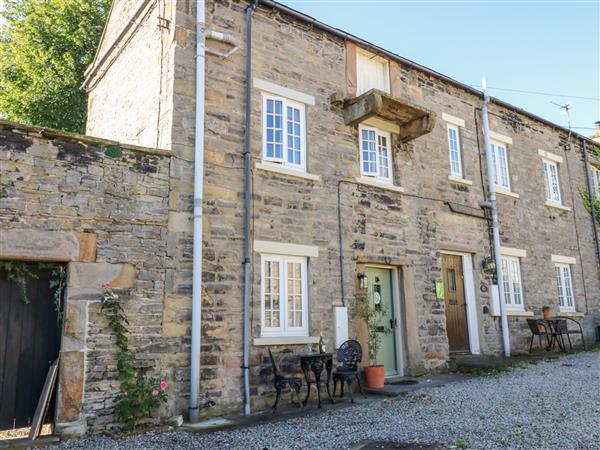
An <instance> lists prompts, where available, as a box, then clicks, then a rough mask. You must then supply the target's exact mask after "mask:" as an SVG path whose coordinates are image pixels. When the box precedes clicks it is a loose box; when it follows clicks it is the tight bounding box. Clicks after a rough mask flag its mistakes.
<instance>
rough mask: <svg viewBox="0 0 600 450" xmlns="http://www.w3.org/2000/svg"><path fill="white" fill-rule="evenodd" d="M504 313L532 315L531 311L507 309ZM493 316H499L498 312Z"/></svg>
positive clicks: (509, 314)
mask: <svg viewBox="0 0 600 450" xmlns="http://www.w3.org/2000/svg"><path fill="white" fill-rule="evenodd" d="M506 315H507V316H510V317H533V311H525V310H518V309H509V310H507V311H506ZM494 317H500V314H497V315H495V316H494Z"/></svg>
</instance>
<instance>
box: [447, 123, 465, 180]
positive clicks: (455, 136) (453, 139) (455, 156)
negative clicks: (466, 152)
mask: <svg viewBox="0 0 600 450" xmlns="http://www.w3.org/2000/svg"><path fill="white" fill-rule="evenodd" d="M448 151H449V152H450V173H451V175H452V176H454V177H456V178H462V177H463V170H462V159H461V156H460V151H461V150H460V133H459V129H458V127H457V126H456V125H451V124H448Z"/></svg>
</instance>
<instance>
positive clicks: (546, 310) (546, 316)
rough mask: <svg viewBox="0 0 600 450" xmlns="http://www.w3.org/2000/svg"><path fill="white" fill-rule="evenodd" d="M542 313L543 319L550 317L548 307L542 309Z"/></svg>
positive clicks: (550, 312) (550, 313)
mask: <svg viewBox="0 0 600 450" xmlns="http://www.w3.org/2000/svg"><path fill="white" fill-rule="evenodd" d="M542 314H543V315H544V320H548V319H549V318H550V317H552V311H550V310H549V309H544V310H543V311H542Z"/></svg>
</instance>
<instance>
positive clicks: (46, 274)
mask: <svg viewBox="0 0 600 450" xmlns="http://www.w3.org/2000/svg"><path fill="white" fill-rule="evenodd" d="M35 273H36V274H37V275H38V276H39V278H37V279H35V278H28V279H27V297H28V299H29V300H30V303H29V304H25V303H24V302H23V299H22V295H21V292H20V289H19V286H18V285H17V284H16V283H15V282H14V281H10V280H8V277H7V273H6V272H4V271H0V430H2V429H9V428H13V427H17V428H19V427H24V426H28V425H30V424H31V421H32V419H33V415H34V414H35V408H36V406H37V402H38V399H39V397H40V394H41V392H42V388H43V385H44V381H45V379H46V374H47V372H48V368H49V367H50V365H51V364H52V362H53V361H54V360H55V359H56V357H57V356H58V350H59V342H60V326H59V324H58V323H57V313H56V312H55V310H54V301H53V292H52V289H51V288H50V277H51V270H50V269H39V270H35Z"/></svg>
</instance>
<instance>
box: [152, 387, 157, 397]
mask: <svg viewBox="0 0 600 450" xmlns="http://www.w3.org/2000/svg"><path fill="white" fill-rule="evenodd" d="M157 395H158V389H156V388H154V389H152V397H156V396H157Z"/></svg>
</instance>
